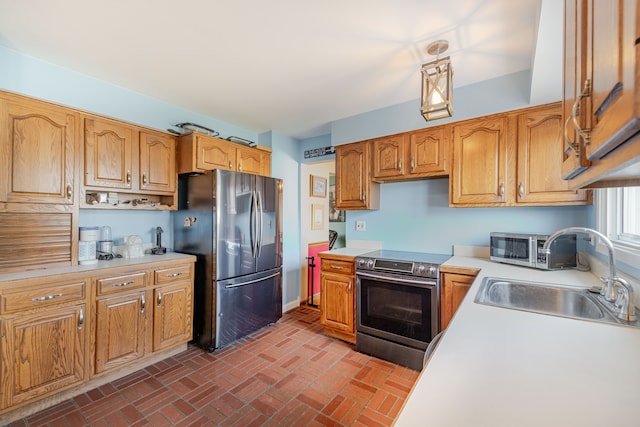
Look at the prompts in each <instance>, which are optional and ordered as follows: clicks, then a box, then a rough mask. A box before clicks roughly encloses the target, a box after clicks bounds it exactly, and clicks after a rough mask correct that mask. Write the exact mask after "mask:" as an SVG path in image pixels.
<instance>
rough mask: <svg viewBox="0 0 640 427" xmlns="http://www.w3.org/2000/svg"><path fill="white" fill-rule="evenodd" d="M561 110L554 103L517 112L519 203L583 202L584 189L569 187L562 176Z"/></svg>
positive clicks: (517, 198) (517, 194) (517, 192)
mask: <svg viewBox="0 0 640 427" xmlns="http://www.w3.org/2000/svg"><path fill="white" fill-rule="evenodd" d="M560 113H561V111H560V109H559V108H557V107H556V106H555V105H554V106H551V107H549V108H546V109H537V110H534V111H531V112H528V113H524V114H521V115H519V116H518V172H517V177H518V179H517V188H516V201H517V202H518V203H555V202H563V203H565V204H570V202H572V201H575V202H585V201H586V200H587V191H586V190H570V189H569V183H568V182H567V181H564V180H562V163H563V162H562V157H561V156H559V155H558V153H561V152H562V151H563V146H564V141H563V135H562V116H561V114H560Z"/></svg>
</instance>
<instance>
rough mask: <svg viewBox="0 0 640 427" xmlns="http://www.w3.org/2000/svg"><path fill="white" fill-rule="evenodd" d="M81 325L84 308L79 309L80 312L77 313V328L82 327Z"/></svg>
mask: <svg viewBox="0 0 640 427" xmlns="http://www.w3.org/2000/svg"><path fill="white" fill-rule="evenodd" d="M82 325H84V310H83V309H80V314H78V329H82Z"/></svg>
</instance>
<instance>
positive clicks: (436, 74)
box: [420, 40, 453, 121]
mask: <svg viewBox="0 0 640 427" xmlns="http://www.w3.org/2000/svg"><path fill="white" fill-rule="evenodd" d="M448 48H449V42H448V41H446V40H436V41H434V42H433V43H430V44H429V45H428V46H427V53H428V54H429V55H436V60H435V61H431V62H427V63H426V64H422V104H421V107H420V112H421V113H422V116H423V117H424V119H425V120H427V121H429V120H435V119H442V118H445V117H451V116H452V115H453V105H452V102H453V86H452V84H451V78H452V76H453V70H452V69H451V59H450V58H449V57H448V56H447V57H446V58H442V59H440V54H441V53H443V52H445V51H446V50H447V49H448Z"/></svg>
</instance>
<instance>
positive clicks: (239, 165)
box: [238, 162, 242, 171]
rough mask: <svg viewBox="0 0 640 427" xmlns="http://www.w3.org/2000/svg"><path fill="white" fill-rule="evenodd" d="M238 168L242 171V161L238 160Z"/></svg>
mask: <svg viewBox="0 0 640 427" xmlns="http://www.w3.org/2000/svg"><path fill="white" fill-rule="evenodd" d="M238 170H239V171H242V162H238Z"/></svg>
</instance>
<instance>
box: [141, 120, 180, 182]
mask: <svg viewBox="0 0 640 427" xmlns="http://www.w3.org/2000/svg"><path fill="white" fill-rule="evenodd" d="M175 158H176V140H175V139H174V138H173V137H171V136H168V135H161V134H153V133H148V132H141V133H140V176H139V181H140V189H141V190H147V191H163V192H167V193H173V192H174V191H175V189H176V177H177V174H176V167H175V166H176V161H175Z"/></svg>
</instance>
